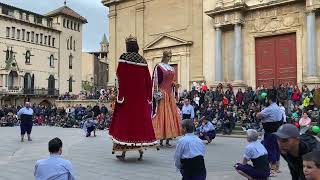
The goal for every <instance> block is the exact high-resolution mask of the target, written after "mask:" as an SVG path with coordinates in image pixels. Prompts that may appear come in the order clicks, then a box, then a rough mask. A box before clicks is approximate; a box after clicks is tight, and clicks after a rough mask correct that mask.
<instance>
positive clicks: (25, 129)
mask: <svg viewBox="0 0 320 180" xmlns="http://www.w3.org/2000/svg"><path fill="white" fill-rule="evenodd" d="M32 125H33V122H32V121H30V120H22V121H21V123H20V130H21V135H24V134H25V133H27V134H31V130H32Z"/></svg>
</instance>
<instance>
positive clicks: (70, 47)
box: [70, 36, 72, 50]
mask: <svg viewBox="0 0 320 180" xmlns="http://www.w3.org/2000/svg"><path fill="white" fill-rule="evenodd" d="M70 50H72V36H71V37H70Z"/></svg>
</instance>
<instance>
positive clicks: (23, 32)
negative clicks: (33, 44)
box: [22, 29, 26, 41]
mask: <svg viewBox="0 0 320 180" xmlns="http://www.w3.org/2000/svg"><path fill="white" fill-rule="evenodd" d="M25 34H26V30H25V29H22V40H23V41H24V38H25Z"/></svg>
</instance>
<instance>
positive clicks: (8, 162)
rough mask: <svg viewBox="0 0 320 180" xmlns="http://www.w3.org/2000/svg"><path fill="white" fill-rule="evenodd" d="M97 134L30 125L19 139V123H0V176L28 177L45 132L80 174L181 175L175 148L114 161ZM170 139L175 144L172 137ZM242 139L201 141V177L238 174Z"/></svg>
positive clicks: (3, 179) (41, 153)
mask: <svg viewBox="0 0 320 180" xmlns="http://www.w3.org/2000/svg"><path fill="white" fill-rule="evenodd" d="M97 135H98V136H97V137H96V138H94V137H90V138H85V137H84V132H83V131H82V130H80V129H64V128H56V127H34V129H33V141H32V142H23V143H21V142H20V141H19V127H13V128H7V127H6V128H0V137H1V139H0V180H32V179H34V177H33V168H34V163H35V161H36V160H38V159H41V158H45V157H47V156H48V150H47V148H48V147H47V144H48V141H49V140H50V139H51V138H54V137H59V138H61V139H62V141H63V156H64V157H65V158H66V159H69V160H71V162H72V164H73V166H74V169H75V171H76V175H77V178H78V179H80V180H133V179H148V180H176V179H181V176H180V174H179V173H178V172H176V170H175V168H174V164H173V163H174V162H173V156H174V151H175V148H162V149H161V150H160V151H157V150H156V149H155V148H151V149H148V150H147V151H146V152H145V154H144V160H143V161H142V162H140V161H137V157H138V152H129V153H128V155H127V157H128V160H127V161H125V162H121V161H118V160H117V159H116V158H115V156H114V155H112V154H111V147H112V141H111V140H110V139H109V138H108V136H107V133H106V131H98V132H97ZM172 144H175V142H174V141H173V142H172ZM245 145H246V142H245V139H241V138H240V139H239V138H228V137H217V138H216V139H215V140H214V142H213V143H212V144H210V145H208V146H207V154H206V157H205V161H206V167H207V171H208V175H207V180H242V179H243V178H241V177H239V176H238V175H237V174H236V173H235V171H234V169H233V164H234V163H236V162H237V161H240V160H241V158H242V153H243V150H244V146H245ZM281 166H282V170H283V173H281V174H280V175H279V176H278V177H276V178H272V180H273V179H274V180H278V179H281V180H286V179H290V176H289V172H288V169H287V167H286V163H285V162H283V163H282V164H281Z"/></svg>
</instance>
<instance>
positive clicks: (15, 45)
mask: <svg viewBox="0 0 320 180" xmlns="http://www.w3.org/2000/svg"><path fill="white" fill-rule="evenodd" d="M2 9H10V13H9V14H2ZM27 17H29V18H28V19H27ZM35 19H41V20H42V23H39V22H38V23H36V22H35ZM64 19H65V20H69V23H70V25H71V22H72V23H76V24H77V25H78V24H79V28H78V26H77V27H76V28H74V27H75V26H73V28H71V27H69V28H67V27H64V23H63V22H64ZM51 20H52V21H51ZM0 23H1V26H0V60H1V61H0V79H1V80H0V83H1V86H2V91H5V90H6V89H7V87H6V85H7V82H8V81H7V79H6V78H5V77H6V75H7V74H9V72H10V69H9V70H8V69H6V68H5V67H6V62H5V61H6V52H5V51H6V50H7V49H9V50H11V48H12V51H13V52H14V56H15V60H16V62H17V65H18V75H19V78H18V79H19V83H18V84H17V86H19V87H20V90H21V88H23V84H24V79H23V76H24V75H25V74H26V73H30V74H31V75H32V74H34V89H48V77H49V76H50V75H53V76H54V78H55V89H58V90H59V91H60V93H61V94H63V93H65V92H67V91H68V87H69V83H68V80H69V77H71V76H72V77H73V80H74V82H73V87H72V89H73V91H72V93H75V94H77V93H79V92H80V90H81V80H82V74H81V69H82V67H81V66H82V63H81V58H82V23H83V22H81V21H80V20H78V19H75V18H70V17H67V16H65V15H58V16H54V17H52V18H49V17H47V16H44V15H40V14H36V13H33V12H29V11H25V10H22V9H19V8H16V7H13V6H7V5H5V4H1V3H0ZM13 27H14V28H15V37H12V29H13ZM7 28H10V34H9V36H7ZM18 30H20V33H19V34H20V37H18ZM23 30H25V34H24V39H23V35H22V34H23ZM27 32H30V35H29V39H28V38H27V36H28V35H27ZM32 33H34V38H33V41H32ZM41 35H42V41H41V40H40V39H41ZM37 36H38V41H37V40H36V39H37ZM45 37H46V38H45ZM71 37H72V41H74V42H72V46H73V47H72V49H68V48H67V40H68V39H70V38H71ZM49 39H50V41H49ZM53 39H54V40H53ZM49 42H50V43H49ZM73 43H74V44H73ZM27 51H30V53H31V58H30V63H26V62H25V54H26V52H27ZM70 54H72V56H73V62H72V69H69V55H70ZM51 55H53V57H54V63H53V65H51V66H50V56H51ZM3 77H4V78H3ZM9 93H10V92H9Z"/></svg>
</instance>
